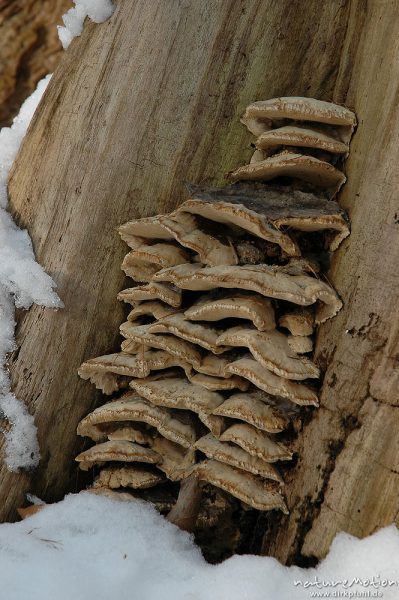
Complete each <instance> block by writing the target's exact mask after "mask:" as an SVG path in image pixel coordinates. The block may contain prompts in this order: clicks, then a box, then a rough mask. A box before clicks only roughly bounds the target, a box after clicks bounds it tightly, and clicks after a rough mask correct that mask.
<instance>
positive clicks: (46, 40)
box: [0, 0, 72, 127]
mask: <svg viewBox="0 0 399 600" xmlns="http://www.w3.org/2000/svg"><path fill="white" fill-rule="evenodd" d="M71 6H72V2H71V0H40V2H36V1H35V0H0V127H3V126H4V125H10V123H11V121H12V119H13V117H14V116H15V115H16V114H17V112H18V110H19V107H20V106H21V104H22V102H23V101H24V100H25V98H27V97H28V96H29V95H30V94H31V93H32V92H33V90H34V89H35V87H36V84H37V82H38V81H39V79H41V78H42V77H44V76H45V75H47V73H52V72H53V70H54V69H55V67H56V65H57V64H58V61H59V60H60V58H61V55H62V53H63V50H62V46H61V43H60V41H59V39H58V33H57V27H56V25H61V24H62V20H61V17H62V15H63V14H64V13H65V12H66V11H67V10H68V9H69V8H71Z"/></svg>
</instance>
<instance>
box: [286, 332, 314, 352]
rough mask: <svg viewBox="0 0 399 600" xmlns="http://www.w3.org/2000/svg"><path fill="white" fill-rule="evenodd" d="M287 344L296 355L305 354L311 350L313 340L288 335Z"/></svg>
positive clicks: (303, 336)
mask: <svg viewBox="0 0 399 600" xmlns="http://www.w3.org/2000/svg"><path fill="white" fill-rule="evenodd" d="M287 342H288V345H289V347H290V348H291V350H293V351H294V352H296V353H297V354H306V353H308V352H312V350H313V340H312V338H311V337H307V336H305V335H289V336H288V337H287Z"/></svg>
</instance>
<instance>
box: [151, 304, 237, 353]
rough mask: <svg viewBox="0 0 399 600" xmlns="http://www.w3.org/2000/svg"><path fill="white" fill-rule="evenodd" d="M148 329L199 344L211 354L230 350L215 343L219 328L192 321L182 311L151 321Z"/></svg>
mask: <svg viewBox="0 0 399 600" xmlns="http://www.w3.org/2000/svg"><path fill="white" fill-rule="evenodd" d="M148 331H149V332H150V333H171V334H173V335H174V336H176V337H178V338H181V339H183V340H187V341H188V342H191V343H193V344H196V345H197V346H201V347H202V348H205V350H209V351H210V352H213V354H222V353H223V352H225V351H226V350H230V348H229V347H228V346H222V345H221V344H220V345H218V344H217V343H216V342H217V339H218V337H219V334H220V331H219V330H217V329H214V328H213V327H212V326H211V325H207V324H205V325H203V324H200V323H192V322H191V321H189V320H187V319H186V318H185V317H184V314H183V313H176V314H174V315H169V316H168V317H165V318H164V319H162V321H157V322H156V323H152V324H151V325H149V327H148Z"/></svg>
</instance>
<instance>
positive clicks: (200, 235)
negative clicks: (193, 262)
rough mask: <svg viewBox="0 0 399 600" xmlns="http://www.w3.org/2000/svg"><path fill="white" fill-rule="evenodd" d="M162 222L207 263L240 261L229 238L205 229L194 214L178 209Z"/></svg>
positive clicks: (183, 244)
mask: <svg viewBox="0 0 399 600" xmlns="http://www.w3.org/2000/svg"><path fill="white" fill-rule="evenodd" d="M162 223H163V225H164V226H165V227H167V228H168V230H169V231H170V232H172V234H173V236H174V237H175V239H176V240H177V241H178V242H179V243H180V244H181V245H182V246H185V247H187V248H190V250H192V251H193V252H195V253H196V254H197V255H198V257H199V259H200V261H201V262H202V263H204V264H205V265H209V266H217V265H236V264H237V263H238V258H237V254H236V251H235V249H234V246H233V245H232V243H231V241H230V240H229V238H228V237H225V236H223V235H219V236H216V235H213V234H212V233H211V232H210V231H207V230H203V229H202V228H201V227H200V225H199V223H198V221H197V219H196V217H195V216H194V215H191V214H188V213H186V212H181V211H176V212H174V213H172V214H170V215H165V216H163V217H162Z"/></svg>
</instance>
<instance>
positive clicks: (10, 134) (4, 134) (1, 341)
mask: <svg viewBox="0 0 399 600" xmlns="http://www.w3.org/2000/svg"><path fill="white" fill-rule="evenodd" d="M49 80H50V76H47V77H46V78H45V79H42V81H40V82H39V84H38V86H37V88H36V90H35V91H34V92H33V94H32V95H31V96H30V97H29V98H28V99H27V100H25V102H24V103H23V105H22V106H21V110H20V112H19V114H18V115H17V116H16V117H15V119H14V121H13V124H12V125H11V127H3V129H1V130H0V416H3V417H5V418H6V419H7V420H8V421H9V423H10V425H11V428H10V430H9V431H7V432H6V433H5V439H6V447H5V452H6V463H7V466H8V468H9V469H10V470H11V471H16V470H18V469H19V468H30V467H34V466H36V465H37V464H38V462H39V457H40V455H39V447H38V443H37V438H36V427H35V425H34V423H33V417H32V416H31V415H30V414H29V413H28V411H27V409H26V407H25V405H24V404H23V403H22V402H20V401H19V400H18V399H17V398H16V397H15V396H14V394H12V393H11V391H10V379H9V375H8V373H7V370H6V367H5V363H6V357H7V354H8V353H9V352H12V351H13V350H14V349H15V340H14V328H15V321H14V306H17V307H18V308H29V307H30V306H31V305H32V304H33V303H36V304H41V305H43V306H48V307H52V308H57V307H60V306H62V303H61V302H60V299H59V298H58V296H57V294H56V293H55V291H54V289H55V287H56V286H55V283H54V282H53V280H52V279H51V277H49V276H48V275H47V274H46V273H45V271H44V270H43V269H42V267H41V266H40V265H39V264H38V263H37V262H36V261H35V255H34V252H33V248H32V243H31V240H30V238H29V234H28V233H27V231H24V230H22V229H19V227H17V226H16V225H15V223H14V222H13V220H12V218H11V215H10V214H9V213H8V212H7V202H8V196H7V180H8V175H9V172H10V169H11V167H12V164H13V162H14V159H15V157H16V155H17V152H18V150H19V147H20V145H21V142H22V140H23V137H24V135H25V133H26V130H27V128H28V125H29V123H30V121H31V119H32V117H33V114H34V112H35V110H36V107H37V105H38V104H39V102H40V99H41V97H42V95H43V93H44V91H45V89H46V87H47V84H48V82H49Z"/></svg>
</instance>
